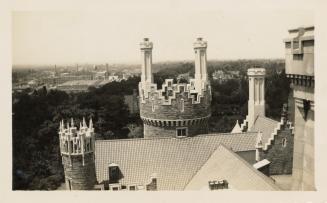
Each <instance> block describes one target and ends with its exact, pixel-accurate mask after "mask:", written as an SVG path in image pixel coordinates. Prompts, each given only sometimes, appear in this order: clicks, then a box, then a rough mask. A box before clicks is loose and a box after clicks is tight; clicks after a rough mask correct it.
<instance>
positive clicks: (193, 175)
mask: <svg viewBox="0 0 327 203" xmlns="http://www.w3.org/2000/svg"><path fill="white" fill-rule="evenodd" d="M220 145H222V143H219V145H218V146H217V147H216V148H215V149H214V150H212V153H211V154H210V156H208V158H207V160H206V161H205V162H204V164H202V166H201V167H199V168H198V169H197V170H196V171H194V173H193V174H192V176H191V178H190V179H189V180H188V181H187V183H186V184H185V185H184V188H183V190H185V188H186V187H187V185H188V184H189V183H190V182H191V181H192V180H193V178H194V177H195V175H196V174H198V172H199V171H200V170H201V169H202V168H203V167H204V165H205V164H206V163H207V162H208V160H209V159H210V158H211V157H212V156H213V154H214V153H215V152H216V151H217V149H218V148H219V147H220Z"/></svg>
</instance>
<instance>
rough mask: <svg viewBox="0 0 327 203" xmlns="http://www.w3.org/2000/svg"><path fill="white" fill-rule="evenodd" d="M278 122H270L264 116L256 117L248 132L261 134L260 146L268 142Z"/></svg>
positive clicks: (270, 120)
mask: <svg viewBox="0 0 327 203" xmlns="http://www.w3.org/2000/svg"><path fill="white" fill-rule="evenodd" d="M278 123H279V122H278V121H275V120H272V119H270V118H267V117H264V116H257V118H256V119H255V121H254V123H253V125H252V127H251V129H250V130H249V131H250V132H259V131H260V132H262V145H265V144H266V143H267V142H268V139H269V138H270V137H271V134H272V133H273V132H274V130H275V128H277V126H278Z"/></svg>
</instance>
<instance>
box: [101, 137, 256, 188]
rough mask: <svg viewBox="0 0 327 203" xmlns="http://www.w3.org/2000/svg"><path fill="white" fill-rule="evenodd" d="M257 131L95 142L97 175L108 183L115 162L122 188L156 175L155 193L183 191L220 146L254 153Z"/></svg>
mask: <svg viewBox="0 0 327 203" xmlns="http://www.w3.org/2000/svg"><path fill="white" fill-rule="evenodd" d="M256 137H257V133H256V132H250V133H249V132H247V133H235V134H230V133H226V134H207V135H199V136H196V137H187V138H153V139H151V138H150V139H125V140H97V141H96V142H95V157H96V176H97V180H98V182H99V183H101V182H103V181H105V180H108V164H110V163H115V164H118V165H119V168H120V170H121V172H122V174H123V178H122V179H121V181H120V182H121V183H122V184H125V185H131V184H140V185H145V184H146V183H148V180H149V179H150V176H151V174H154V173H156V174H157V184H158V185H157V187H158V190H183V189H184V188H185V186H186V184H187V183H188V182H189V181H190V180H191V179H192V177H193V176H194V175H195V174H196V173H197V171H198V170H199V169H200V168H201V167H202V166H203V165H204V164H205V163H206V161H207V160H208V159H209V158H210V156H211V154H212V153H213V152H214V151H216V149H217V147H218V146H219V145H220V144H224V145H225V146H227V147H230V148H231V149H232V150H233V151H235V152H239V151H251V150H255V144H256Z"/></svg>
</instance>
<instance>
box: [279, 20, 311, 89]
mask: <svg viewBox="0 0 327 203" xmlns="http://www.w3.org/2000/svg"><path fill="white" fill-rule="evenodd" d="M288 33H289V36H288V37H287V38H286V39H284V43H285V70H286V74H287V75H288V77H290V78H291V80H293V81H294V82H297V81H299V80H301V81H303V83H308V84H309V86H311V83H313V80H314V79H313V77H314V27H313V26H310V27H300V28H297V29H291V30H289V31H288ZM303 76H304V77H303ZM300 85H301V84H300Z"/></svg>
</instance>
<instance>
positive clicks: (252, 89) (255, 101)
mask: <svg viewBox="0 0 327 203" xmlns="http://www.w3.org/2000/svg"><path fill="white" fill-rule="evenodd" d="M265 75H266V70H265V69H264V68H250V69H248V77H249V101H248V116H247V120H246V121H247V123H248V128H251V127H252V125H253V123H254V120H255V119H256V118H257V116H259V115H261V116H265Z"/></svg>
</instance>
